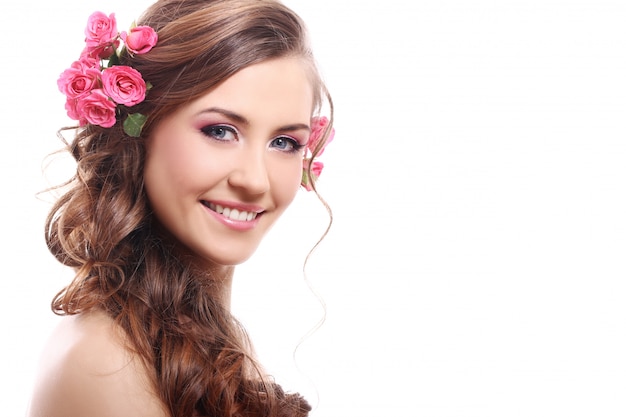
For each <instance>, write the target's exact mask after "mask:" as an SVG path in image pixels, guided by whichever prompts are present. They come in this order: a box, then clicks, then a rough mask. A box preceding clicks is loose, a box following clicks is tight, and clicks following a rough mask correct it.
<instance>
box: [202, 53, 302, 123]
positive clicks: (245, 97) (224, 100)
mask: <svg viewBox="0 0 626 417" xmlns="http://www.w3.org/2000/svg"><path fill="white" fill-rule="evenodd" d="M313 100H314V94H313V85H312V82H311V77H310V76H309V72H308V68H307V66H306V65H305V63H304V62H303V61H302V60H301V59H299V58H279V59H274V60H269V61H264V62H261V63H259V64H254V65H251V66H249V67H246V68H244V69H242V70H240V71H238V72H237V73H235V74H234V75H232V76H231V77H229V78H228V79H226V80H225V81H224V82H222V83H221V84H219V85H218V86H217V87H216V88H214V89H212V90H210V91H209V92H207V93H206V94H204V95H203V96H201V97H200V98H198V99H197V100H196V101H195V102H193V103H192V104H191V107H192V111H202V109H204V108H209V107H214V106H218V107H221V108H226V109H228V110H231V111H234V112H236V113H238V114H241V115H242V116H244V117H245V118H246V119H248V120H250V121H252V122H254V121H257V122H261V121H262V122H265V123H273V124H278V125H284V124H289V123H296V122H298V123H308V122H309V119H310V117H311V114H312V112H313Z"/></svg>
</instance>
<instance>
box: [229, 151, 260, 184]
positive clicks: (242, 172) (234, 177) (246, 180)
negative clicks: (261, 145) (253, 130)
mask: <svg viewBox="0 0 626 417" xmlns="http://www.w3.org/2000/svg"><path fill="white" fill-rule="evenodd" d="M265 153H266V152H265V150H264V149H255V148H253V147H249V148H246V149H242V152H241V153H240V155H239V158H238V160H237V162H236V163H235V165H234V167H233V170H232V172H231V173H230V175H229V177H228V184H229V185H230V186H231V187H234V188H238V189H241V190H242V191H245V192H246V193H247V194H250V195H258V194H263V193H264V192H267V191H268V190H269V188H270V180H269V176H268V171H267V161H266V160H265V156H266V155H265Z"/></svg>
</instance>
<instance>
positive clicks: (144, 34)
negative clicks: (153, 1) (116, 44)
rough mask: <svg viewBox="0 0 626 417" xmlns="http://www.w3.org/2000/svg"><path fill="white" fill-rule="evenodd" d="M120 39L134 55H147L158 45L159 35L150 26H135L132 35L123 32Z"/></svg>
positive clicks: (131, 31)
mask: <svg viewBox="0 0 626 417" xmlns="http://www.w3.org/2000/svg"><path fill="white" fill-rule="evenodd" d="M120 37H121V38H122V40H123V41H124V43H126V48H127V49H128V50H129V51H130V52H132V53H134V54H145V53H146V52H148V51H150V50H151V49H152V47H153V46H154V45H156V43H157V40H158V37H157V33H156V32H155V30H154V29H152V28H151V27H150V26H135V27H134V28H132V29H131V30H130V33H126V32H122V33H121V34H120Z"/></svg>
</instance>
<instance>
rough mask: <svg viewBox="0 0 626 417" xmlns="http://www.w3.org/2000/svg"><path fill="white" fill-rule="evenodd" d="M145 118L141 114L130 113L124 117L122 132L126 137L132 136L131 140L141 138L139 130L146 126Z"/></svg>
mask: <svg viewBox="0 0 626 417" xmlns="http://www.w3.org/2000/svg"><path fill="white" fill-rule="evenodd" d="M146 119H147V117H146V116H144V115H143V114H141V113H132V114H129V115H128V117H126V120H124V132H126V134H127V135H128V136H132V137H133V138H138V137H139V136H141V129H143V125H144V124H146Z"/></svg>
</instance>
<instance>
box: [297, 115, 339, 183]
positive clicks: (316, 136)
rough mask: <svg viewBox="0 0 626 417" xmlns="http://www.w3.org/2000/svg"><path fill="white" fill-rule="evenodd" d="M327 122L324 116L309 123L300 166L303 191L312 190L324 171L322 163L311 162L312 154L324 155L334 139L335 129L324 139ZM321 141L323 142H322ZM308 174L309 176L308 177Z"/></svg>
mask: <svg viewBox="0 0 626 417" xmlns="http://www.w3.org/2000/svg"><path fill="white" fill-rule="evenodd" d="M328 123H329V120H328V118H327V117H326V116H321V117H314V118H313V121H312V123H311V134H310V135H309V141H308V142H307V144H306V150H305V155H304V161H303V165H302V182H301V185H302V186H303V187H304V189H305V190H307V191H311V190H313V184H312V183H313V182H314V181H316V180H317V179H318V178H319V176H320V175H321V173H322V170H323V169H324V163H323V162H321V161H313V154H314V153H315V152H317V154H316V155H315V156H316V157H317V156H320V155H322V154H323V153H324V150H325V149H326V146H328V144H329V143H330V142H332V140H333V138H334V137H335V129H334V128H332V129H331V130H330V132H328V135H327V136H326V138H324V136H325V133H326V130H327V129H328ZM322 141H323V142H322ZM309 172H310V175H309ZM311 177H312V178H311Z"/></svg>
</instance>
